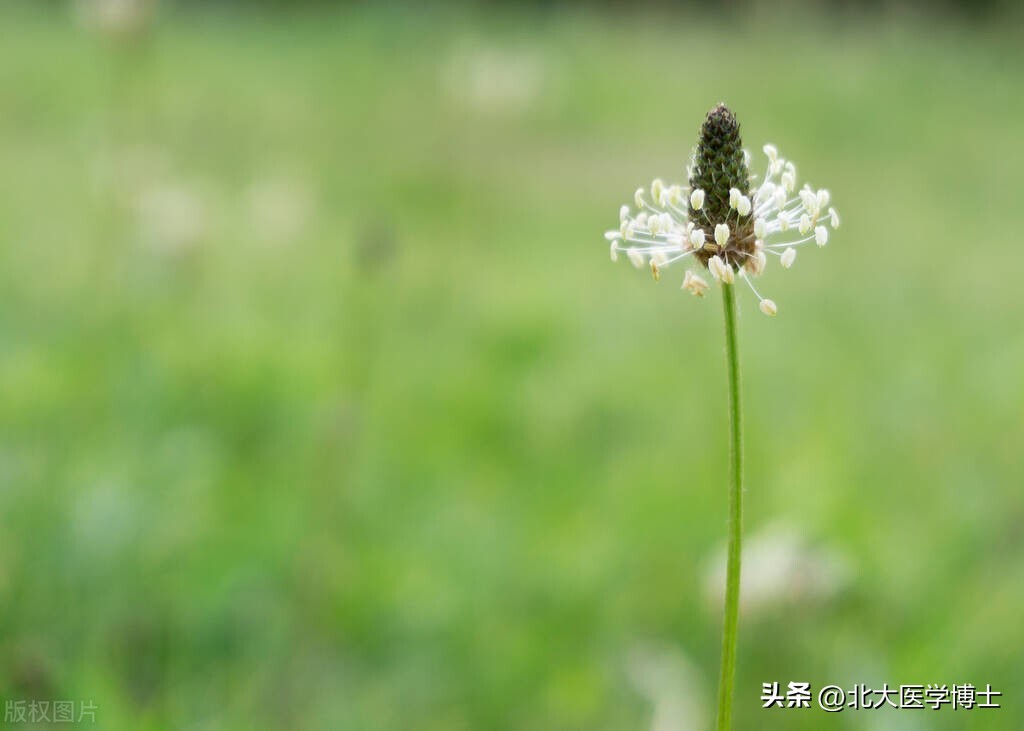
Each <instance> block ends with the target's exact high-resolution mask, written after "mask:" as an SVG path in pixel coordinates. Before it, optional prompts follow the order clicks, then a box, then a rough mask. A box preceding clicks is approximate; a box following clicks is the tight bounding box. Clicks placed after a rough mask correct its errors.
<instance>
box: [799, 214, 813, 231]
mask: <svg viewBox="0 0 1024 731" xmlns="http://www.w3.org/2000/svg"><path fill="white" fill-rule="evenodd" d="M810 230H811V217H810V216H808V215H807V214H806V213H805V214H804V215H802V216H800V235H801V236H803V235H804V234H806V233H807V232H808V231H810Z"/></svg>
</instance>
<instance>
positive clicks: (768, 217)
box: [605, 104, 839, 316]
mask: <svg viewBox="0 0 1024 731" xmlns="http://www.w3.org/2000/svg"><path fill="white" fill-rule="evenodd" d="M762 150H763V152H764V155H765V158H766V161H765V163H764V169H763V172H761V173H759V174H751V173H750V170H749V166H750V162H751V155H750V153H749V152H747V151H746V150H744V149H743V147H742V140H741V138H740V126H739V123H738V122H737V121H736V116H735V115H734V114H733V113H732V112H731V111H730V110H729V108H728V107H726V106H725V105H724V104H719V105H718V106H716V107H715V108H714V109H712V110H711V111H710V112H708V115H707V118H706V119H705V120H704V124H703V125H702V127H701V130H700V138H699V140H698V142H697V148H696V150H695V151H694V153H693V156H692V158H691V161H690V165H689V166H688V168H687V178H688V182H687V184H686V185H683V184H666V183H665V182H664V181H662V180H660V179H656V180H654V181H653V182H652V183H651V185H650V187H649V188H638V189H637V191H636V193H635V194H634V196H633V200H634V204H635V211H634V210H633V209H631V208H630V206H628V205H624V206H622V208H621V209H620V211H619V228H618V229H614V230H611V231H608V232H607V233H605V238H606V240H607V241H608V242H609V243H610V247H611V258H612V261H617V260H618V254H619V252H624V253H625V254H626V257H627V259H629V261H630V262H632V263H633V265H634V266H636V267H638V268H642V267H647V268H650V270H651V273H652V275H653V276H654V279H655V280H656V281H657V280H659V279H660V278H661V276H662V273H663V272H664V270H665V269H667V268H669V267H671V266H673V265H676V264H679V263H680V262H687V263H693V264H694V265H695V266H697V267H704V269H706V270H707V271H708V272H710V274H711V276H712V278H713V279H714V280H715V281H717V282H720V283H723V284H732V283H733V282H734V281H735V279H736V277H739V278H740V279H742V280H743V281H744V282H745V283H746V284H747V286H748V287H749V288H750V290H751V292H753V293H754V296H755V297H757V299H758V302H759V307H760V310H761V311H762V312H763V313H765V314H766V315H770V316H772V315H775V314H776V312H777V311H778V307H777V305H776V304H775V302H774V301H772V300H770V299H766V298H765V297H762V296H761V294H760V292H758V290H757V288H756V287H755V286H754V283H753V282H752V281H751V280H752V278H755V277H758V276H760V275H761V274H763V273H764V271H765V269H766V266H767V263H768V261H769V259H768V257H769V255H770V256H773V257H778V259H779V263H780V264H781V265H782V268H783V269H789V268H790V267H791V266H793V263H794V261H795V259H796V255H797V248H798V247H800V246H805V245H807V244H810V243H812V242H813V243H814V244H816V245H817V246H819V247H822V246H826V245H827V244H828V242H829V231H830V230H834V229H836V228H838V227H839V214H838V213H837V212H836V209H835V208H833V207H831V205H830V204H831V195H830V194H829V192H828V190H825V189H817V190H815V189H814V188H812V187H811V186H809V185H804V186H803V187H802V188H800V189H797V187H796V186H797V172H796V166H795V165H794V164H793V163H792V162H791V161H789V160H786V159H784V158H782V157H780V156H779V153H778V150H777V149H776V148H775V146H773V145H765V146H764V147H763V148H762ZM707 286H708V285H707V284H706V283H705V281H704V280H703V279H701V278H700V277H699V276H698V275H697V274H695V273H694V272H693V271H692V270H690V271H687V273H686V276H685V277H684V278H683V288H684V289H686V290H688V291H690V292H691V293H692V294H694V295H696V296H700V297H703V296H704V292H705V291H706V290H707Z"/></svg>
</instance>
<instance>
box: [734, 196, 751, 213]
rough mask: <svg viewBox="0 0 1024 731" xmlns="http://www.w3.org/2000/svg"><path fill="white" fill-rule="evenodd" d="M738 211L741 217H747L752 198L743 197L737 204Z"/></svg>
mask: <svg viewBox="0 0 1024 731" xmlns="http://www.w3.org/2000/svg"><path fill="white" fill-rule="evenodd" d="M736 211H737V213H739V214H740V215H741V216H746V215H747V214H748V213H750V198H748V197H747V196H745V195H741V196H740V199H739V201H738V202H737V204H736Z"/></svg>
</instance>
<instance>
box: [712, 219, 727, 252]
mask: <svg viewBox="0 0 1024 731" xmlns="http://www.w3.org/2000/svg"><path fill="white" fill-rule="evenodd" d="M715 243H716V244H718V245H719V246H721V247H723V248H725V245H726V244H728V243H729V224H727V223H720V224H718V225H716V226H715Z"/></svg>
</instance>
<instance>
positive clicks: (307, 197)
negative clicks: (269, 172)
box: [245, 177, 314, 244]
mask: <svg viewBox="0 0 1024 731" xmlns="http://www.w3.org/2000/svg"><path fill="white" fill-rule="evenodd" d="M313 200H314V199H313V195H312V194H311V192H310V189H309V186H308V185H307V184H306V183H304V182H302V181H300V180H298V179H294V178H288V177H267V178H264V179H262V180H257V181H256V182H254V183H253V184H252V185H250V186H249V188H248V190H246V193H245V208H246V214H247V218H248V220H249V223H250V225H251V226H252V229H253V236H254V237H255V238H257V239H259V240H261V241H263V242H265V243H268V244H291V243H294V241H295V239H297V238H299V237H300V236H301V235H302V234H303V232H304V231H305V230H306V228H307V226H308V225H309V222H310V220H311V219H312V218H313V214H314V203H313Z"/></svg>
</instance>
